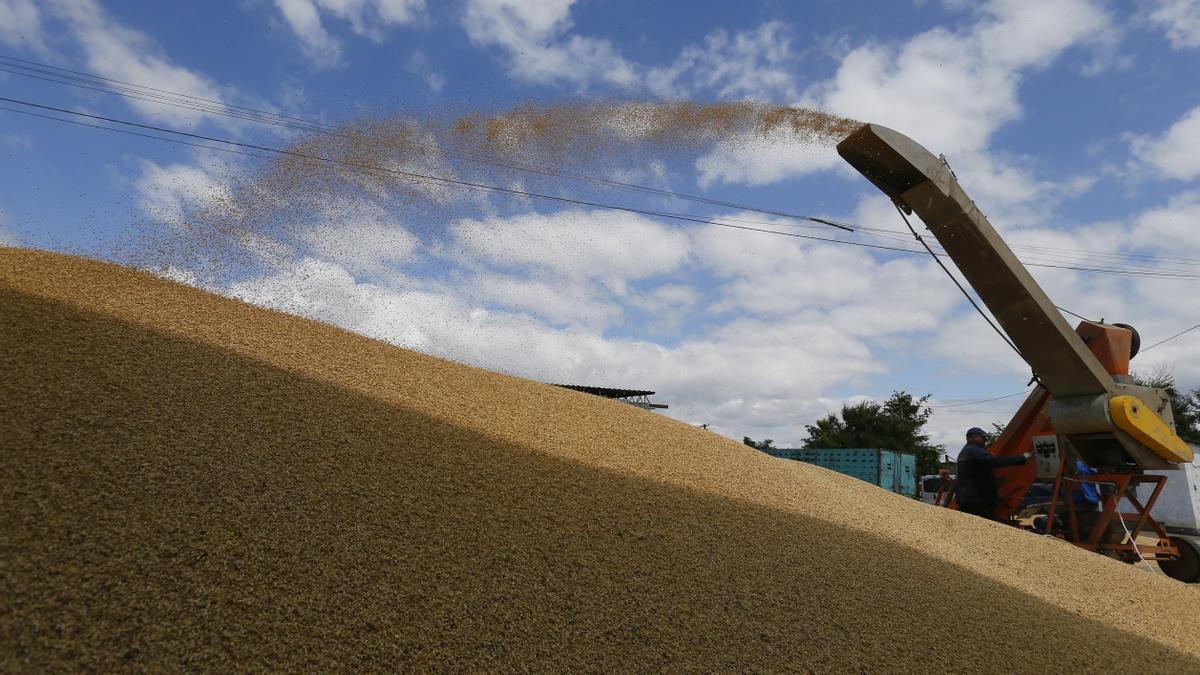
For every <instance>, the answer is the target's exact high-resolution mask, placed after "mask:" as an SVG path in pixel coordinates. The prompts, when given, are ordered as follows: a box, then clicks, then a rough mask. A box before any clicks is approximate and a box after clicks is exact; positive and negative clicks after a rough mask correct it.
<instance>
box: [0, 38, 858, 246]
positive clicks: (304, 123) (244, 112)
mask: <svg viewBox="0 0 1200 675" xmlns="http://www.w3.org/2000/svg"><path fill="white" fill-rule="evenodd" d="M5 60H9V61H17V62H19V63H18V64H8V63H5V62H4V61H5ZM20 64H31V65H20ZM5 66H8V67H5ZM32 66H38V67H37V68H35V67H32ZM14 68H15V69H14ZM24 71H30V72H24ZM54 71H62V72H63V73H67V74H60V73H57V72H54ZM0 72H7V73H11V74H13V75H20V76H22V77H29V78H32V79H36V80H42V81H45V82H52V83H55V84H66V85H68V86H73V87H79V88H82V89H88V90H91V91H98V92H103V93H108V94H116V95H119V96H124V97H127V98H132V99H136V100H141V101H148V102H153V103H159V104H162V105H169V106H173V107H177V108H184V109H188V110H193V111H197V112H204V113H208V114H213V115H224V116H228V117H234V118H237V119H244V120H249V121H254V122H261V123H264V124H272V125H275V126H283V127H288V128H293V129H300V130H303V131H310V132H314V133H320V134H326V135H332V136H340V137H343V138H348V139H357V138H361V137H362V136H363V135H362V134H347V133H344V132H340V131H338V130H337V129H336V127H333V126H332V125H328V124H324V123H321V122H313V121H311V120H304V119H302V118H298V117H291V116H287V115H280V114H278V113H273V112H270V111H266V110H261V109H258V108H251V107H247V106H237V105H232V104H229V103H225V102H223V101H218V100H214V99H206V98H201V97H198V96H190V95H187V94H179V93H176V92H170V91H167V90H164V89H158V88H156V87H148V86H144V85H137V84H132V83H129V82H125V81H122V80H114V79H111V78H105V77H100V76H98V75H91V74H89V73H83V72H81V71H76V70H69V69H66V68H59V67H57V66H51V65H48V64H43V63H38V62H36V61H29V60H26V59H17V58H15V57H10V56H4V55H0ZM34 73H40V74H34ZM75 76H82V77H75ZM84 78H92V79H94V80H97V81H101V82H100V83H98V82H93V81H91V80H89V79H84ZM109 83H113V84H109ZM95 84H101V86H93V85H95ZM142 89H145V90H149V92H159V93H148V92H143V91H140V90H142ZM172 97H179V98H183V99H190V100H187V101H179V100H175V99H174V98H172ZM193 101H195V102H198V103H194V102H193ZM272 118H277V119H272ZM411 145H413V147H418V148H421V149H423V150H426V151H430V152H444V153H446V154H449V155H453V156H458V157H461V158H463V159H468V160H471V161H475V162H480V163H483V164H488V165H492V166H499V167H502V168H506V169H512V170H517V171H526V172H531V173H537V174H541V175H546V176H554V177H557V178H568V179H571V180H577V181H583V182H588V183H592V184H600V185H607V186H610V187H619V188H625V189H631V190H637V191H640V192H647V193H653V194H657V195H660V196H664V197H671V198H675V199H682V200H686V201H693V202H699V203H702V204H709V205H712V206H720V207H723V208H732V209H741V210H744V211H754V212H757V213H763V214H766V215H773V216H780V217H783V218H790V219H794V220H805V221H809V222H813V223H818V224H820V225H825V226H827V227H833V228H836V229H840V230H845V231H847V232H852V231H853V229H854V228H853V227H851V226H849V225H846V224H845V223H840V222H837V221H834V220H830V219H827V218H819V217H816V216H807V215H800V214H795V213H789V212H786V211H778V210H774V209H764V208H760V207H756V206H751V205H748V204H741V203H738V202H731V201H726V200H720V199H713V198H711V197H704V196H701V195H693V194H688V193H684V192H678V191H674V190H666V189H662V188H655V187H650V186H646V185H638V184H636V183H628V182H624V181H618V180H613V179H609V178H598V177H595V176H586V175H583V174H573V173H566V172H560V171H554V170H552V169H546V168H543V167H535V166H531V165H526V164H520V163H515V162H505V161H500V160H496V159H494V158H488V157H483V156H480V155H475V154H472V153H465V152H456V151H453V150H446V149H441V148H437V149H435V148H431V147H429V146H426V145H423V144H421V143H418V142H415V141H413V142H411Z"/></svg>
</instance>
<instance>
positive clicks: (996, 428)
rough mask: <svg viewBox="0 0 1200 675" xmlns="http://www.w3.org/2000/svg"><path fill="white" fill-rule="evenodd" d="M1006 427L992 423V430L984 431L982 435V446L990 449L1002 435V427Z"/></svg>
mask: <svg viewBox="0 0 1200 675" xmlns="http://www.w3.org/2000/svg"><path fill="white" fill-rule="evenodd" d="M1006 426H1008V425H1007V424H1001V423H1000V422H992V430H991V431H985V432H984V434H983V437H984V439H986V440H985V441H984V446H985V447H991V445H992V443H995V442H996V439H998V438H1000V436H1002V435H1004V427H1006Z"/></svg>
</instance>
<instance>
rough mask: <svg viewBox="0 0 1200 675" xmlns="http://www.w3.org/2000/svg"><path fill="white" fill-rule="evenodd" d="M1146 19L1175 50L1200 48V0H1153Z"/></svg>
mask: <svg viewBox="0 0 1200 675" xmlns="http://www.w3.org/2000/svg"><path fill="white" fill-rule="evenodd" d="M1149 4H1150V5H1151V8H1150V10H1149V12H1148V13H1147V14H1146V18H1147V19H1148V20H1149V21H1150V23H1151V24H1153V25H1154V26H1156V27H1158V28H1160V29H1162V31H1163V32H1165V33H1166V34H1167V39H1168V40H1169V41H1170V42H1171V46H1172V47H1174V48H1175V49H1194V48H1196V47H1200V0H1153V1H1152V2H1151V3H1149Z"/></svg>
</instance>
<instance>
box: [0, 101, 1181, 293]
mask: <svg viewBox="0 0 1200 675" xmlns="http://www.w3.org/2000/svg"><path fill="white" fill-rule="evenodd" d="M0 101H2V102H7V103H12V104H16V105H20V106H26V107H29V108H34V109H38V110H44V111H48V112H55V113H60V114H65V115H72V116H75V117H79V118H83V119H88V120H94V121H98V122H107V123H109V124H116V125H121V126H125V127H132V128H134V129H142V130H146V131H153V132H157V133H159V134H168V135H169V136H158V135H155V134H147V133H141V132H132V131H131V130H130V129H120V128H116V127H112V126H107V125H103V124H91V123H81V122H80V121H79V120H70V119H64V118H61V117H55V116H53V115H46V114H40V113H34V112H32V111H29V110H21V109H18V108H10V107H4V108H3V109H4V110H7V111H10V112H16V113H20V114H25V115H31V116H34V117H39V118H43V119H47V120H51V121H55V122H61V123H67V124H74V125H76V126H82V127H86V128H92V129H100V130H105V131H113V132H118V133H125V134H128V135H133V136H139V137H143V138H148V139H152V140H157V141H165V142H169V143H177V144H181V145H188V146H193V147H200V148H204V149H208V150H214V151H220V152H231V153H233V154H239V155H246V156H250V157H256V158H259V159H270V158H271V157H272V156H292V157H299V158H302V159H307V160H312V161H320V162H328V163H332V164H336V165H340V166H345V167H348V168H352V169H356V170H359V171H364V172H368V173H386V174H392V175H397V176H402V177H405V178H408V179H411V180H417V181H427V182H433V183H439V184H443V185H449V186H453V187H459V188H463V189H472V190H482V191H488V192H494V193H501V194H509V195H513V196H520V197H530V198H538V199H544V200H548V201H555V202H559V203H568V204H574V205H579V206H589V207H593V208H601V209H609V210H615V211H623V212H628V213H637V214H642V215H648V216H655V217H662V218H669V219H674V220H680V221H685V222H693V223H698V224H704V225H716V226H719V227H725V228H730V229H737V230H745V231H750V232H760V233H764V234H771V235H775V236H784V237H792V238H797V239H806V240H813V241H822V242H828V243H836V244H845V245H848V246H857V247H861V248H868V249H876V250H885V251H894V252H900V253H909V254H918V255H919V254H921V251H920V250H916V249H912V248H909V247H904V246H887V245H880V244H871V243H866V242H859V241H850V240H845V239H834V238H830V237H819V236H814V235H806V234H800V233H797V232H785V231H780V230H775V229H768V228H765V227H754V226H749V225H741V224H737V223H735V222H730V219H728V218H716V217H699V216H694V215H689V214H683V213H676V212H671V211H663V210H657V209H646V208H639V207H633V206H625V205H616V204H608V203H604V202H597V201H591V200H583V199H575V198H571V197H562V196H558V195H549V194H544V193H538V192H533V191H529V190H519V189H515V188H505V187H501V186H496V185H489V184H486V183H478V182H474V181H465V180H460V179H456V178H449V177H445V176H435V175H431V174H423V173H419V172H415V171H403V170H400V169H393V168H389V167H383V166H378V165H370V164H363V163H359V162H350V161H346V160H339V159H336V158H331V157H322V156H320V155H313V154H309V153H303V152H298V151H295V150H286V149H280V148H274V147H271V146H266V145H259V144H255V143H246V142H243V141H235V140H230V139H225V138H220V137H216V136H210V135H205V134H197V133H193V132H188V131H180V130H177V129H171V128H168V127H163V126H157V125H151V124H142V123H139V122H131V121H128V120H122V119H118V118H114V117H108V116H104V115H95V114H91V113H84V112H80V111H76V110H70V109H67V108H60V107H56V106H50V105H45V104H41V103H35V102H32V101H25V100H21V99H14V98H9V97H0ZM174 137H179V138H174ZM184 139H192V140H184ZM196 141H204V143H197V142H196ZM207 143H217V144H220V145H207ZM225 146H230V147H225ZM235 148H240V150H235ZM246 150H251V151H254V152H246ZM264 152H265V153H269V155H261V154H259V153H264ZM743 222H745V221H743ZM944 255H945V253H944V252H943V253H941V254H937V253H934V256H935V258H937V257H940V256H944ZM1028 264H1029V265H1030V266H1034V267H1050V268H1058V269H1068V270H1075V271H1081V272H1095V273H1103V274H1117V275H1125V276H1136V277H1145V278H1165V279H1186V280H1192V279H1197V280H1200V274H1191V273H1182V272H1167V271H1163V272H1155V271H1148V270H1137V269H1119V268H1098V267H1085V266H1081V265H1057V264H1051V263H1028Z"/></svg>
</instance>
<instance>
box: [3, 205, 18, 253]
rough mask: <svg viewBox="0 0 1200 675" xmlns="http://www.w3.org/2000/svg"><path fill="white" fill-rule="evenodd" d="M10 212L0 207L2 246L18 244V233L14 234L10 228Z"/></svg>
mask: <svg viewBox="0 0 1200 675" xmlns="http://www.w3.org/2000/svg"><path fill="white" fill-rule="evenodd" d="M9 221H10V219H9V217H8V213H7V212H5V211H4V209H0V246H16V245H17V244H18V242H17V235H15V234H13V233H12V232H11V231H10V230H9V229H8V225H9Z"/></svg>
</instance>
